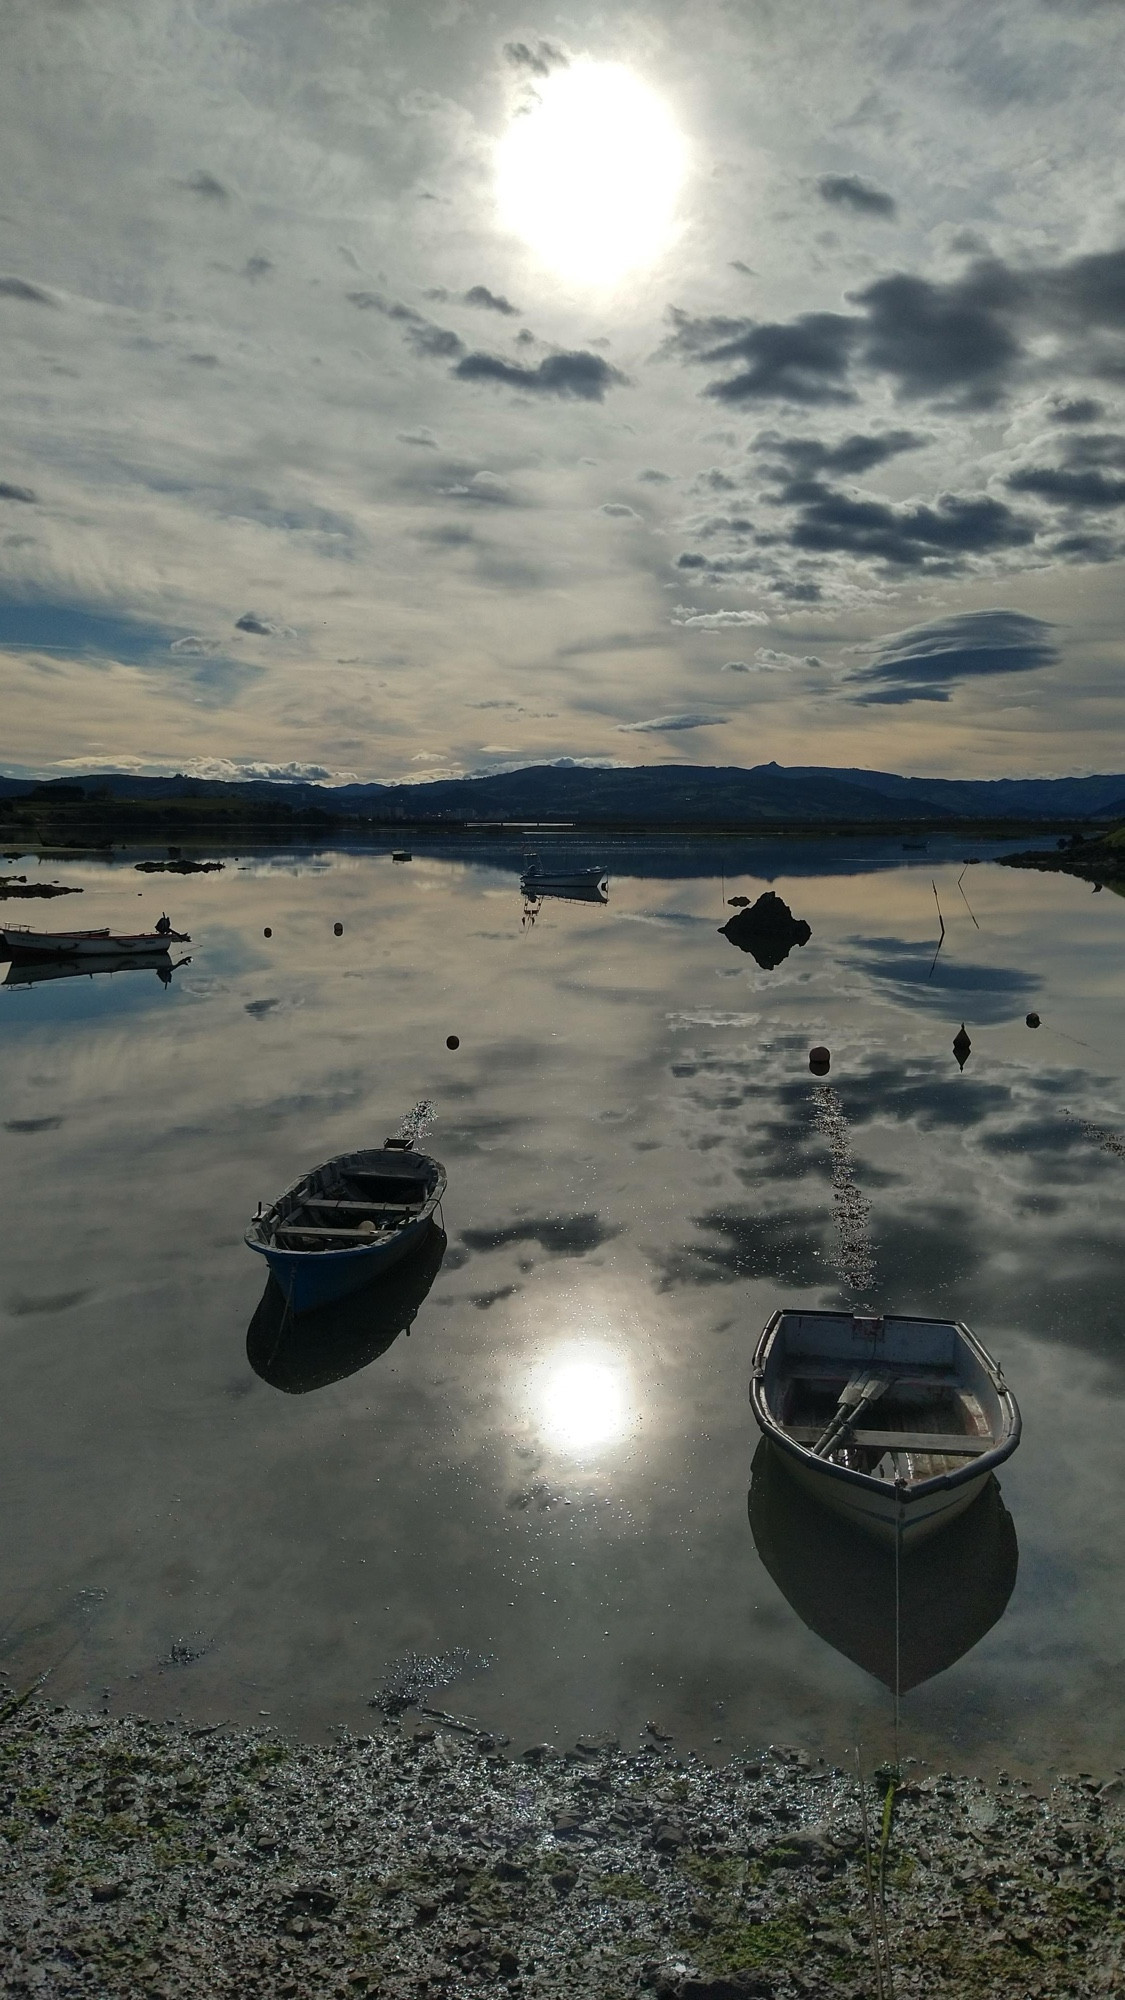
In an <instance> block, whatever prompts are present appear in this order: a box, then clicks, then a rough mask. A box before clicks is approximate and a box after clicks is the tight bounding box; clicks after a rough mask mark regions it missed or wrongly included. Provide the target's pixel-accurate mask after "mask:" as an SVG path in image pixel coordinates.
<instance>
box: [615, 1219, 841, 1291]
mask: <svg viewBox="0 0 1125 2000" xmlns="http://www.w3.org/2000/svg"><path fill="white" fill-rule="evenodd" d="M692 1221H693V1222H694V1224H695V1227H696V1228H697V1229H701V1230H707V1231H708V1232H709V1233H710V1236H711V1238H712V1240H711V1241H710V1242H708V1241H706V1240H704V1241H702V1242H700V1241H698V1240H697V1241H695V1242H694V1243H682V1244H675V1245H667V1246H662V1247H661V1248H660V1249H658V1250H655V1251H654V1252H653V1257H654V1261H655V1263H656V1265H657V1268H658V1269H659V1270H660V1272H661V1286H660V1289H661V1291H667V1290H669V1289H670V1287H672V1286H673V1285H722V1284H739V1283H741V1284H744V1283H746V1281H747V1280H748V1279H752V1278H768V1279H771V1280H772V1281H773V1282H775V1283H776V1284H781V1285H792V1286H793V1287H794V1288H797V1289H800V1290H807V1289H811V1288H812V1287H813V1286H816V1285H823V1284H824V1283H825V1282H826V1280H827V1277H828V1272H829V1261H828V1254H827V1240H826V1239H827V1228H826V1224H825V1221H824V1219H823V1217H822V1216H821V1215H819V1214H817V1213H816V1212H815V1211H813V1210H809V1209H802V1208H796V1207H794V1208H784V1209H774V1210H773V1211H768V1210H763V1209H762V1208H761V1207H756V1208H754V1209H740V1208H717V1209H712V1210H710V1211H709V1212H708V1213H706V1214H704V1215H697V1216H693V1217H692Z"/></svg>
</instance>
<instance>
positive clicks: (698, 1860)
mask: <svg viewBox="0 0 1125 2000" xmlns="http://www.w3.org/2000/svg"><path fill="white" fill-rule="evenodd" d="M886 1791H887V1778H886V1776H877V1775H874V1774H870V1773H869V1774H868V1775H867V1782H866V1788H865V1792H864V1794H863V1795H862V1796H863V1802H864V1804H865V1805H866V1808H867V1819H868V1839H869V1845H870V1847H871V1849H872V1862H871V1867H870V1869H869V1868H868V1864H867V1859H866V1856H867V1849H866V1848H865V1845H864V1838H863V1825H862V1816H861V1792H860V1788H859V1784H858V1781H857V1779H856V1777H855V1776H854V1775H849V1774H846V1773H843V1772H840V1771H839V1770H833V1769H830V1768H828V1767H827V1766H825V1765H824V1764H823V1763H820V1762H818V1761H816V1760H814V1759H813V1758H811V1757H810V1756H809V1755H808V1754H807V1753H805V1752H803V1751H800V1750H793V1749H776V1748H775V1749H771V1750H770V1751H768V1752H766V1753H763V1755H762V1757H761V1758H760V1759H755V1760H753V1761H747V1760H745V1759H741V1760H738V1761H735V1762H733V1763H731V1764H729V1765H727V1766H725V1767H723V1768H713V1767H712V1766H711V1765H710V1764H708V1763H707V1762H705V1761H704V1760H703V1759H700V1758H697V1757H695V1756H694V1755H693V1756H689V1757H688V1758H686V1759H681V1758H679V1757H678V1756H677V1755H676V1754H675V1752H674V1749H673V1748H672V1746H671V1745H670V1743H669V1742H668V1741H667V1740H665V1739H663V1738H661V1737H660V1736H659V1734H658V1732H656V1731H655V1730H654V1731H653V1732H652V1740H651V1741H649V1742H646V1744H645V1745H644V1746H643V1748H642V1749H641V1750H640V1751H638V1752H634V1753H626V1752H622V1751H621V1750H619V1749H618V1748H617V1746H616V1745H615V1744H613V1743H611V1742H608V1741H600V1740H599V1741H594V1740H590V1741H583V1742H580V1743H579V1744H577V1745H576V1746H574V1748H572V1749H570V1750H567V1751H565V1752H564V1751H561V1750H559V1749H557V1748H553V1747H550V1746H547V1745H540V1746H538V1747H536V1748H533V1749H530V1750H526V1751H524V1752H523V1753H522V1755H521V1754H517V1753H515V1752H513V1751H512V1750H511V1749H510V1748H508V1747H506V1746H504V1745H503V1744H498V1743H497V1742H496V1740H495V1739H493V1738H490V1737H484V1736H479V1735H477V1734H476V1733H475V1732H470V1731H469V1730H468V1728H467V1727H465V1726H463V1725H462V1726H453V1723H452V1719H450V1722H449V1723H443V1722H442V1721H440V1720H431V1719H428V1718H426V1717H424V1716H423V1717H418V1718H415V1719H414V1720H407V1721H403V1722H399V1721H389V1722H388V1723H387V1724H386V1726H385V1727H380V1728H379V1729H378V1731H377V1733H374V1734H373V1735H371V1736H363V1737H351V1736H343V1735H341V1737H340V1740H339V1741H338V1742H337V1743H336V1744H333V1745H332V1746H331V1747H329V1748H318V1747H312V1746H307V1745H303V1744H299V1743H288V1742H283V1741H281V1740H280V1739H279V1738H277V1737H276V1736H273V1735H268V1734H266V1733H265V1732H260V1731H256V1730H255V1731H249V1730H239V1731H234V1730H228V1729H226V1728H225V1726H223V1725H220V1726H219V1727H218V1728H213V1729H193V1728H191V1727H189V1726H187V1725H185V1724H166V1725H162V1724H159V1723H154V1722H151V1721H145V1720H142V1719H138V1718H126V1719H124V1720H117V1719H110V1718H108V1717H105V1718H101V1717H94V1716H87V1715H80V1714H76V1713H75V1712H73V1711H72V1710H68V1709H59V1708H52V1707H49V1706H47V1705H46V1704H43V1703H32V1702H27V1701H25V1702H22V1703H18V1704H17V1703H16V1702H14V1701H12V1700H9V1701H8V1702H7V1704H6V1706H5V1703H4V1695H3V1691H2V1690H0V1990H2V1991H3V1992H4V1993H5V1994H11V1995H38V1996H50V2000H54V1996H59V2000H67V1996H71V1995H73V1996H79V1995H81V1996H87V1995H103V1994H104V1995H113V1996H118V1995H121V1996H130V2000H132V1996H138V1997H139V1996H145V2000H197V1996H198V2000H203V1996H207V2000H210V1996H216V1995H232V1996H238V2000H255V1996H267V1995H268V1996H270V2000H273V1996H275V1995H276V1996H280V2000H306V1997H307V2000H327V1996H329V1995H331V1996H333V2000H341V1996H352V1995H355V1996H363V1995H372V1996H383V2000H430V1997H431V1996H448V2000H459V1996H461V1995H472V1996H473V2000H478V1996H479V2000H489V1997H490V1996H496V2000H501V1996H512V2000H518V1997H519V1996H526V2000H536V1996H541V2000H744V1996H762V2000H771V1996H772V2000H810V1996H826V2000H827V1996H832V2000H912V1996H917V2000H922V1996H923V1995H924V1996H926V2000H934V1996H945V1995H949V1996H957V2000H965V1997H966V1996H976V1995H979V1996H981V2000H985V1996H988V2000H1008V1996H1011V2000H1028V1996H1031V1995H1054V1994H1079V1995H1084V1994H1117V1993H1120V1994H1125V1875H1123V1867H1125V1805H1123V1786H1122V1780H1121V1777H1120V1776H1119V1775H1117V1776H1110V1775H1108V1774H1105V1773H1103V1774H1101V1775H1100V1776H1095V1775H1091V1774H1084V1773H1083V1774H1079V1775H1077V1776H1075V1777H1071V1778H1064V1779H1060V1780H1059V1781H1058V1782H1057V1783H1056V1784H1055V1785H1054V1786H1053V1787H1052V1789H1051V1790H1050V1792H1049V1793H1048V1794H1047V1795H1046V1796H1040V1795H1039V1794H1038V1793H1037V1792H1036V1791H1035V1790H1033V1789H1031V1788H1030V1787H1028V1786H1027V1785H1025V1784H1023V1783H1017V1782H1009V1781H1005V1780H1004V1779H1003V1778H1001V1780H1000V1781H999V1782H998V1783H997V1785H996V1787H995V1789H994V1790H989V1789H987V1788H986V1787H985V1786H984V1785H983V1784H982V1783H981V1782H980V1781H979V1780H976V1779H968V1778H952V1777H949V1776H944V1775H943V1776H934V1775H930V1774H928V1773H925V1772H923V1770H922V1769H921V1767H920V1766H911V1767H910V1769H909V1770H908V1772H907V1773H906V1775H905V1778H904V1782H903V1783H902V1785H901V1787H900V1789H899V1790H898V1792H897V1794H896V1795H895V1799H894V1807H893V1825H892V1827H891V1831H890V1837H889V1841H888V1844H887V1849H886V1854H885V1862H884V1867H883V1888H884V1897H885V1937H886V1943H887V1956H888V1959H889V1974H888V1972H887V1970H886V1968H885V1967H884V1969H883V1970H882V1971H877V1969H876V1958H875V1953H874V1949H873V1929H874V1932H875V1936H876V1938H878V1937H879V1936H880V1935H881V1934H882V1933H883V1930H884V1926H883V1923H882V1920H881V1918H880V1907H879V1894H878V1890H879V1881H878V1877H879V1853H878V1850H879V1846H880V1840H881V1833H882V1828H883V1824H884V1817H883V1815H884V1800H885V1795H886ZM869 1879H871V1880H872V1881H873V1884H874V1892H875V1893H874V1897H873V1898H872V1897H871V1896H869V1887H868V1884H869Z"/></svg>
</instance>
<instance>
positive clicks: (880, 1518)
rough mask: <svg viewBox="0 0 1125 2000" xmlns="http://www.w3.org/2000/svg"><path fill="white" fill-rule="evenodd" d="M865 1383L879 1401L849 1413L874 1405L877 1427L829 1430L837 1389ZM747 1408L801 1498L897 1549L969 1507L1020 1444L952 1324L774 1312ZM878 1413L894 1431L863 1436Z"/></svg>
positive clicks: (973, 1341)
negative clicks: (809, 1497) (872, 1383)
mask: <svg viewBox="0 0 1125 2000" xmlns="http://www.w3.org/2000/svg"><path fill="white" fill-rule="evenodd" d="M872 1377H878V1378H880V1379H881V1380H882V1387H881V1388H880V1389H879V1390H878V1391H877V1394H876V1397H875V1398H873V1399H872V1400H871V1402H870V1405H867V1404H857V1405H853V1407H857V1408H860V1409H866V1408H868V1407H870V1408H871V1409H872V1410H873V1411H874V1412H875V1413H876V1414H875V1416H874V1419H873V1418H872V1417H871V1416H870V1415H857V1416H856V1417H855V1418H853V1419H852V1420H851V1421H850V1422H849V1421H845V1422H844V1423H843V1425H842V1427H841V1428H840V1429H839V1431H838V1432H836V1431H835V1419H834V1418H833V1406H834V1405H835V1407H836V1417H837V1418H838V1417H839V1414H840V1412H842V1411H844V1409H845V1403H846V1400H847V1399H846V1397H845V1396H844V1395H843V1394H842V1393H841V1392H842V1391H844V1389H845V1385H849V1389H848V1393H849V1394H851V1393H852V1389H853V1387H854V1385H855V1384H858V1383H861V1382H862V1381H863V1380H864V1379H870V1378H872ZM838 1396H839V1397H840V1400H839V1402H838V1403H837V1400H836V1399H837V1397H838ZM810 1397H811V1398H812V1399H813V1400H812V1402H811V1404H810V1403H809V1400H808V1399H809V1398H810ZM884 1398H885V1400H884ZM817 1399H819V1400H817ZM750 1402H751V1407H752V1409H753V1412H754V1417H755V1420H756V1421H757V1424H758V1428H759V1429H760V1430H761V1431H762V1432H763V1434H764V1435H765V1436H766V1437H768V1438H769V1439H770V1440H771V1441H772V1443H773V1444H774V1445H775V1447H776V1448H777V1451H778V1453H779V1455H780V1457H781V1459H782V1461H783V1463H784V1464H785V1466H786V1467H787V1469H788V1471H789V1472H790V1474H791V1475H792V1477H793V1478H794V1479H795V1480H796V1481H797V1482H798V1484H799V1485H800V1486H802V1487H803V1488H804V1490H805V1491H806V1492H807V1493H810V1494H813V1495H814V1496H815V1497H816V1499H818V1500H819V1501H820V1502H821V1504H822V1505H823V1506H825V1507H830V1508H831V1509H832V1511H833V1512H834V1513H836V1514H839V1515H841V1516H842V1517H843V1518H844V1519H845V1520H847V1521H849V1522H850V1523H851V1524H852V1525H853V1526H854V1527H857V1528H861V1529H863V1530H864V1532H865V1533H867V1534H869V1535H871V1536H873V1537H874V1538H875V1539H876V1540H878V1541H883V1542H896V1541H899V1542H901V1544H902V1545H903V1546H910V1545H912V1544H914V1543H916V1542H919V1541H924V1540H925V1539H926V1537H927V1536H929V1535H932V1534H935V1533H936V1532H937V1531H938V1530H939V1529H940V1528H942V1527H943V1526H945V1524H946V1523H947V1522H950V1521H953V1520H955V1519H956V1517H957V1515H958V1514H962V1513H964V1512H965V1510H966V1509H967V1508H969V1507H971V1506H972V1504H973V1501H974V1500H975V1499H976V1498H977V1496H978V1495H979V1494H980V1493H981V1492H982V1491H983V1489H984V1487H985V1486H986V1485H987V1483H988V1480H989V1477H990V1475H991V1474H992V1473H993V1472H995V1470H996V1468H997V1466H999V1465H1001V1464H1002V1463H1003V1462H1004V1460H1005V1459H1007V1458H1009V1457H1010V1456H1011V1454H1012V1452H1013V1451H1014V1450H1015V1449H1016V1446H1017V1445H1018V1443H1019V1439H1020V1414H1019V1410H1018V1409H1017V1407H1016V1403H1015V1398H1014V1397H1013V1396H1012V1394H1011V1392H1010V1390H1009V1389H1008V1387H1007V1385H1006V1383H1005V1381H1004V1377H1003V1374H1002V1373H1001V1371H1000V1369H999V1367H998V1365H997V1364H996V1362H995V1361H994V1360H993V1359H992V1357H991V1355H989V1354H988V1353H987V1352H986V1350H985V1349H984V1347H983V1346H982V1345H981V1343H980V1341H979V1340H978V1339H977V1338H976V1336H975V1334H973V1333H971V1332H970V1330H969V1328H968V1327H967V1326H965V1325H964V1324H963V1323H962V1322H961V1321H955V1320H928V1319H919V1318H912V1317H909V1316H907V1315H890V1314H887V1315H862V1314H851V1313H843V1312H835V1313H834V1312H807V1311H804V1310H803V1309H794V1310H792V1311H784V1310H782V1311H780V1312H776V1313H774V1315H773V1318H772V1319H771V1320H770V1321H769V1324H768V1325H767V1326H766V1328H765V1330H764V1332H763V1334H762V1337H761V1339H760V1341H759V1343H758V1347H757V1349H756V1352H755V1355H754V1374H753V1379H752V1381H751V1384H750ZM802 1406H803V1407H804V1414H803V1415H802V1414H801V1407H802ZM880 1410H883V1411H885V1412H888V1413H889V1414H887V1415H885V1416H884V1418H883V1419H882V1421H883V1422H885V1423H889V1424H890V1428H889V1429H878V1430H874V1429H872V1430H869V1429H867V1428H866V1425H868V1424H870V1423H871V1422H872V1421H874V1422H875V1423H879V1422H880V1421H881V1420H880V1418H879V1416H878V1414H877V1413H878V1412H879V1411H880ZM814 1413H815V1414H814ZM935 1425H937V1428H935ZM960 1425H963V1426H964V1428H961V1427H959V1426H960ZM833 1435H835V1442H832V1443H830V1442H829V1440H830V1438H831V1437H832V1436H833Z"/></svg>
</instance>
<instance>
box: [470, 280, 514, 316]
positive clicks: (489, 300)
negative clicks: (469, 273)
mask: <svg viewBox="0 0 1125 2000" xmlns="http://www.w3.org/2000/svg"><path fill="white" fill-rule="evenodd" d="M464 303H465V305H467V306H481V307H482V308H483V309H484V311H486V312H497V313H504V314H505V315H506V317H507V318H509V319H514V318H515V316H516V314H517V313H518V312H519V307H518V306H514V305H513V304H512V302H511V300H510V299H506V298H505V297H504V295H503V293H502V292H490V291H489V289H488V286H487V285H470V287H469V289H468V291H467V292H466V293H465V297H464Z"/></svg>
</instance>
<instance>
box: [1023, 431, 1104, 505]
mask: <svg viewBox="0 0 1125 2000" xmlns="http://www.w3.org/2000/svg"><path fill="white" fill-rule="evenodd" d="M1106 466H1109V467H1111V468H1113V471H1112V472H1111V473H1108V474H1107V472H1106V471H1105V470H1104V468H1105V467H1106ZM1122 474H1125V437H1122V436H1121V435H1119V433H1117V432H1116V431H1092V432H1091V431H1087V432H1083V433H1080V434H1078V435H1075V436H1072V437H1068V438H1067V440H1066V445H1065V449H1064V452H1063V462H1062V464H1061V465H1058V466H1051V465H1025V466H1020V467H1019V468H1018V469H1017V470H1016V471H1015V472H1012V473H1009V475H1008V479H1007V484H1008V486H1009V487H1010V489H1011V490H1012V492H1013V493H1035V494H1037V495H1038V496H1039V498H1040V499H1043V500H1051V501H1054V502H1055V503H1056V504H1057V505H1059V506H1064V507H1094V508H1105V507H1121V506H1125V477H1123V476H1122Z"/></svg>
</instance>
